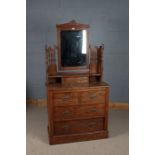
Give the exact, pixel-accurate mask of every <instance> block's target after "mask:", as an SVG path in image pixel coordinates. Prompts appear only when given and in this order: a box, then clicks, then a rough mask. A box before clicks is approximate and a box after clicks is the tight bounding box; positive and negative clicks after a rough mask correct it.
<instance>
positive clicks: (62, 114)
mask: <svg viewBox="0 0 155 155" xmlns="http://www.w3.org/2000/svg"><path fill="white" fill-rule="evenodd" d="M104 110H105V108H104V104H97V105H83V106H69V107H54V120H56V121H62V120H70V119H80V118H93V117H101V116H104Z"/></svg>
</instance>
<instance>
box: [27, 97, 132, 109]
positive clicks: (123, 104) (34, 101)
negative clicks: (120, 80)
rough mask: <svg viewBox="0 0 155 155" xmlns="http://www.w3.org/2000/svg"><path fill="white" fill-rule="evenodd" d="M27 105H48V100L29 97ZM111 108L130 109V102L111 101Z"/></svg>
mask: <svg viewBox="0 0 155 155" xmlns="http://www.w3.org/2000/svg"><path fill="white" fill-rule="evenodd" d="M26 104H27V105H33V106H42V107H44V106H47V100H46V99H27V100H26ZM109 108H110V109H122V110H128V109H129V104H128V103H127V102H111V101H110V102H109Z"/></svg>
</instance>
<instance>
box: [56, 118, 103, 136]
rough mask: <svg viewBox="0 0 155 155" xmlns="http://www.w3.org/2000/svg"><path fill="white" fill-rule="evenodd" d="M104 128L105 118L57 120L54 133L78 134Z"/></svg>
mask: <svg viewBox="0 0 155 155" xmlns="http://www.w3.org/2000/svg"><path fill="white" fill-rule="evenodd" d="M103 129H104V118H97V119H88V120H78V121H66V122H56V123H55V124H54V134H55V135H61V134H76V133H85V132H93V131H100V130H103Z"/></svg>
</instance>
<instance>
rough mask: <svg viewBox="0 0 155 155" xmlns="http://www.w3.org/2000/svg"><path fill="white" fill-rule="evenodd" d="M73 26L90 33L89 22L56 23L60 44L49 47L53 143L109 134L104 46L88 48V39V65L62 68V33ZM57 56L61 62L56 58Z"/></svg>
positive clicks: (101, 136)
mask: <svg viewBox="0 0 155 155" xmlns="http://www.w3.org/2000/svg"><path fill="white" fill-rule="evenodd" d="M73 28H74V29H76V30H86V31H87V32H88V28H89V25H87V24H80V23H77V22H75V21H71V22H69V23H65V24H59V25H57V39H58V45H57V47H55V48H51V47H46V77H47V78H46V88H47V107H48V134H49V143H50V144H58V143H66V142H75V141H83V140H93V139H100V138H107V137H108V109H109V85H108V84H107V83H105V82H102V79H103V77H102V75H103V67H102V63H103V50H104V47H103V46H100V47H97V46H95V47H91V46H89V48H88V42H87V48H88V54H87V64H86V66H82V67H62V66H61V63H60V62H61V59H60V58H61V52H60V51H61V47H60V32H61V30H71V29H73ZM87 40H88V38H87ZM55 52H58V53H57V54H56V53H55ZM89 53H90V62H89ZM56 55H58V61H55V60H57V58H56V57H55V56H56ZM52 60H53V61H52ZM57 68H58V69H57ZM72 70H74V71H72ZM60 71H62V72H60ZM64 71H65V72H64Z"/></svg>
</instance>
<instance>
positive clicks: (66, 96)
mask: <svg viewBox="0 0 155 155" xmlns="http://www.w3.org/2000/svg"><path fill="white" fill-rule="evenodd" d="M53 101H54V105H55V106H65V105H77V104H78V95H77V93H74V92H73V93H71V92H63V93H54V94H53Z"/></svg>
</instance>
